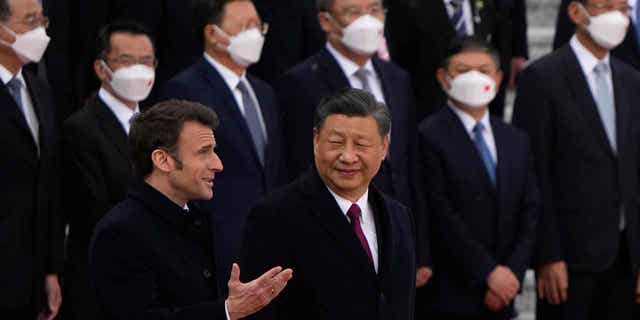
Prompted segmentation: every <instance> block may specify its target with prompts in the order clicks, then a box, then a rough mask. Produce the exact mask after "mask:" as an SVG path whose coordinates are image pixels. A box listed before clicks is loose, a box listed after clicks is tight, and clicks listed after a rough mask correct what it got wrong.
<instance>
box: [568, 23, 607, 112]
mask: <svg viewBox="0 0 640 320" xmlns="http://www.w3.org/2000/svg"><path fill="white" fill-rule="evenodd" d="M569 45H570V46H571V49H572V50H573V52H574V53H575V54H576V57H578V62H579V63H580V67H581V68H582V72H583V73H584V75H585V77H586V78H587V83H588V84H589V90H590V91H591V96H592V97H593V98H594V99H595V97H596V74H595V72H594V70H593V69H594V68H595V67H596V65H597V64H598V63H599V62H600V61H602V62H604V63H605V64H606V65H607V66H609V72H608V74H607V79H606V80H607V86H608V87H609V92H611V94H612V95H613V80H611V65H610V64H609V53H608V52H607V54H606V55H605V56H604V58H603V59H602V60H598V58H596V56H594V55H593V53H591V51H589V50H588V49H587V48H585V47H584V46H583V45H582V43H580V40H578V38H577V37H576V35H573V37H571V40H570V41H569ZM613 103H614V105H615V97H613Z"/></svg>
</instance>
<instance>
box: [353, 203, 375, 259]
mask: <svg viewBox="0 0 640 320" xmlns="http://www.w3.org/2000/svg"><path fill="white" fill-rule="evenodd" d="M347 216H348V217H349V219H350V220H351V226H352V227H353V231H354V232H355V233H356V236H357V237H358V240H360V244H361V245H362V248H363V249H364V251H365V252H366V253H367V256H369V260H371V264H372V265H373V256H372V255H371V249H369V243H368V242H367V238H366V237H365V236H364V232H362V228H361V227H360V217H361V216H362V211H361V210H360V207H359V206H358V205H357V204H355V203H354V204H352V205H351V208H349V210H348V211H347Z"/></svg>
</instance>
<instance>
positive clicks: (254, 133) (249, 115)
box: [238, 80, 267, 166]
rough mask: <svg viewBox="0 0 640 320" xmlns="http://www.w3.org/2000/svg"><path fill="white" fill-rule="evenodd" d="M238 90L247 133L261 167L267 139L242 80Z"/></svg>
mask: <svg viewBox="0 0 640 320" xmlns="http://www.w3.org/2000/svg"><path fill="white" fill-rule="evenodd" d="M238 90H240V92H241V93H242V105H243V106H244V118H245V121H246V122H247V127H249V133H250V134H251V139H252V140H253V144H254V146H255V148H256V152H257V153H258V158H259V160H260V163H261V164H262V166H264V152H265V146H266V145H267V139H266V138H265V136H264V134H263V132H262V126H261V125H260V116H259V114H258V107H257V106H256V103H255V102H254V101H253V97H252V96H251V93H249V88H247V86H246V85H245V84H244V82H243V81H242V80H240V82H238Z"/></svg>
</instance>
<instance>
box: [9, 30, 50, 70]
mask: <svg viewBox="0 0 640 320" xmlns="http://www.w3.org/2000/svg"><path fill="white" fill-rule="evenodd" d="M2 27H3V28H4V29H5V30H7V32H9V33H11V34H12V35H13V36H14V37H16V41H15V42H14V43H8V42H5V41H0V42H1V43H3V44H5V45H6V46H9V47H11V48H12V49H13V51H14V52H15V53H16V54H17V55H18V56H19V57H20V58H21V59H22V60H23V61H24V62H38V61H40V59H42V56H43V55H44V52H45V51H46V50H47V46H48V45H49V41H51V38H49V36H47V32H46V31H45V30H44V27H37V28H35V29H33V30H31V31H27V32H25V33H20V34H18V33H15V32H14V31H13V30H11V29H9V27H7V26H5V25H2Z"/></svg>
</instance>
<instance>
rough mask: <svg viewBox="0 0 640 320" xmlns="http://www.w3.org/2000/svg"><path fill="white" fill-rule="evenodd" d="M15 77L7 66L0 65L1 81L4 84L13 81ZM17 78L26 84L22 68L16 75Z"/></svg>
mask: <svg viewBox="0 0 640 320" xmlns="http://www.w3.org/2000/svg"><path fill="white" fill-rule="evenodd" d="M13 77H14V75H13V74H12V73H11V71H9V70H8V69H7V68H5V66H3V65H1V64H0V80H2V83H4V84H7V82H9V81H10V80H11V79H13ZM15 77H16V78H18V79H20V81H22V83H24V77H23V76H22V68H20V69H19V70H18V73H16V75H15Z"/></svg>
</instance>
